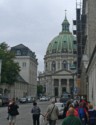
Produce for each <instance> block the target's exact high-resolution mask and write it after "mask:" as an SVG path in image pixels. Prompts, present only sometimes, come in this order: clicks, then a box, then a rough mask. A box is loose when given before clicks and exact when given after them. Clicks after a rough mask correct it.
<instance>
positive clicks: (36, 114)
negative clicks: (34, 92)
mask: <svg viewBox="0 0 96 125" xmlns="http://www.w3.org/2000/svg"><path fill="white" fill-rule="evenodd" d="M40 112H41V111H40V108H39V107H38V106H37V103H36V102H35V101H34V102H33V108H32V110H31V113H32V115H33V125H39V124H40V122H39V118H40Z"/></svg>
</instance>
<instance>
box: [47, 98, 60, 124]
mask: <svg viewBox="0 0 96 125" xmlns="http://www.w3.org/2000/svg"><path fill="white" fill-rule="evenodd" d="M58 114H59V110H58V107H57V106H56V105H55V99H52V100H51V104H50V105H48V107H47V113H46V115H45V116H46V117H47V116H48V117H49V116H50V119H48V121H49V125H56V120H57V119H58Z"/></svg>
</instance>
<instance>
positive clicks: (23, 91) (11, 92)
mask: <svg viewBox="0 0 96 125" xmlns="http://www.w3.org/2000/svg"><path fill="white" fill-rule="evenodd" d="M27 92H28V83H27V82H25V81H24V79H23V78H22V77H21V76H18V78H17V82H15V83H14V84H13V85H8V84H2V85H0V94H3V95H5V96H8V97H9V98H13V97H15V98H21V97H24V96H27Z"/></svg>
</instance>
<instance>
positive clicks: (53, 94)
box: [52, 79, 54, 96]
mask: <svg viewBox="0 0 96 125" xmlns="http://www.w3.org/2000/svg"><path fill="white" fill-rule="evenodd" d="M52 96H54V79H52Z"/></svg>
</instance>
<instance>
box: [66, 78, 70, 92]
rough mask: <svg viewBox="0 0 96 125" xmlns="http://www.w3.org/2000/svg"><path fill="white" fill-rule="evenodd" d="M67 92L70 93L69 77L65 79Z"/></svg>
mask: <svg viewBox="0 0 96 125" xmlns="http://www.w3.org/2000/svg"><path fill="white" fill-rule="evenodd" d="M67 92H68V93H70V87H69V79H67Z"/></svg>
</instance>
